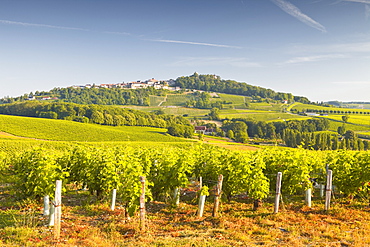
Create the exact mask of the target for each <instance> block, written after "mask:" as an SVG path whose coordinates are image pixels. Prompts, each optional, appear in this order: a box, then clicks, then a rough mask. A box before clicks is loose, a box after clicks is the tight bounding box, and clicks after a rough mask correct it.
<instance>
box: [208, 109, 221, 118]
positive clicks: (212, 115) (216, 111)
mask: <svg viewBox="0 0 370 247" xmlns="http://www.w3.org/2000/svg"><path fill="white" fill-rule="evenodd" d="M208 116H209V118H210V119H211V120H219V119H220V109H218V108H212V110H211V112H210V113H209V114H208Z"/></svg>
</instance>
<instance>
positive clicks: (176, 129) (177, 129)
mask: <svg viewBox="0 0 370 247" xmlns="http://www.w3.org/2000/svg"><path fill="white" fill-rule="evenodd" d="M167 133H168V134H170V135H172V136H177V137H185V138H192V137H193V134H194V126H193V125H180V124H172V125H170V126H169V127H168V128H167Z"/></svg>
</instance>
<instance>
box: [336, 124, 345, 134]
mask: <svg viewBox="0 0 370 247" xmlns="http://www.w3.org/2000/svg"><path fill="white" fill-rule="evenodd" d="M344 133H346V126H345V125H344V124H343V125H342V126H339V127H338V134H339V135H344Z"/></svg>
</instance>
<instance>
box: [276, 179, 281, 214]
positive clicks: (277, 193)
mask: <svg viewBox="0 0 370 247" xmlns="http://www.w3.org/2000/svg"><path fill="white" fill-rule="evenodd" d="M281 177H282V173H281V172H278V174H277V177H276V195H275V206H274V213H275V214H276V213H278V212H279V202H280V195H281Z"/></svg>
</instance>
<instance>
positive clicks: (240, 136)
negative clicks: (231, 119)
mask: <svg viewBox="0 0 370 247" xmlns="http://www.w3.org/2000/svg"><path fill="white" fill-rule="evenodd" d="M235 141H237V142H241V143H247V142H248V134H247V132H242V131H238V132H236V133H235Z"/></svg>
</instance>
